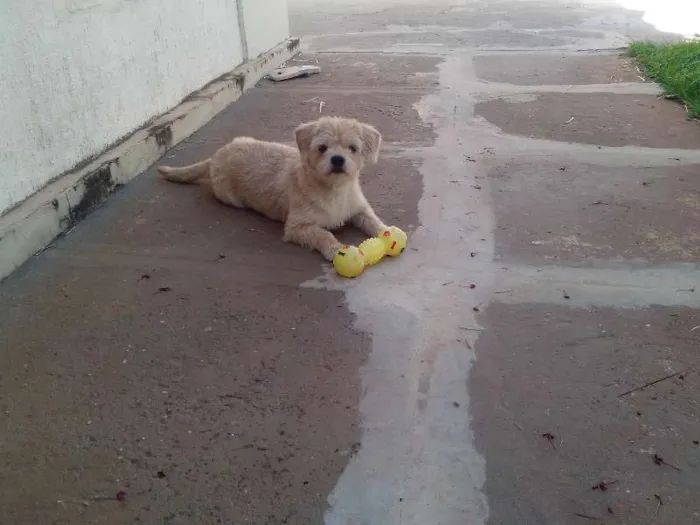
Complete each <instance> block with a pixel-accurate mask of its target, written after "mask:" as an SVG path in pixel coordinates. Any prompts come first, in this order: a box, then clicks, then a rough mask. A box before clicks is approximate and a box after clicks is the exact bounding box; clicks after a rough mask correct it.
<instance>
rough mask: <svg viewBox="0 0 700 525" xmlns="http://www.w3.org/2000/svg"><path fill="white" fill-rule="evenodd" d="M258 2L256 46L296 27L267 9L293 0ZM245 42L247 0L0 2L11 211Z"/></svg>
mask: <svg viewBox="0 0 700 525" xmlns="http://www.w3.org/2000/svg"><path fill="white" fill-rule="evenodd" d="M254 2H257V3H258V4H259V7H257V8H251V11H250V12H251V18H250V21H251V23H253V24H255V25H252V26H249V27H248V28H247V30H246V34H247V35H248V37H249V38H250V39H251V45H250V48H251V49H253V50H254V51H253V53H254V54H253V53H250V54H251V56H255V55H257V54H259V53H261V52H263V51H266V50H267V49H270V48H271V47H273V46H274V44H276V43H278V42H281V41H282V40H284V39H285V38H286V37H287V36H288V29H287V28H286V25H284V24H282V23H277V22H275V23H272V24H269V23H267V20H266V23H264V24H263V23H261V21H258V20H257V19H258V18H259V17H258V15H256V13H258V11H257V9H260V6H262V5H265V4H268V9H269V8H270V6H272V7H271V8H272V9H283V8H284V10H285V12H284V20H285V21H286V16H287V15H286V0H254ZM273 18H274V17H273ZM269 42H274V43H272V44H270V45H268V46H267V48H264V46H265V45H267V43H269ZM242 48H243V46H242V42H241V37H240V32H239V20H238V5H237V3H236V0H32V1H21V0H0V213H2V212H4V211H6V210H7V209H9V208H10V207H12V206H14V205H15V204H17V203H19V202H21V201H22V200H23V199H25V198H26V197H28V196H29V195H31V194H32V193H34V192H36V191H37V190H39V189H40V188H41V187H43V186H44V185H46V183H47V182H49V181H50V180H52V179H54V178H56V177H58V176H59V175H61V174H62V173H64V172H66V171H68V170H70V169H72V168H73V167H75V166H76V165H77V164H79V163H80V162H82V161H84V160H86V159H88V158H89V157H91V156H94V155H96V154H98V153H100V152H101V151H103V150H104V149H106V148H107V147H108V146H109V145H111V144H112V143H114V142H116V141H118V140H119V139H121V138H122V137H124V136H125V135H128V134H129V133H131V132H132V131H134V130H135V129H137V128H138V127H140V126H141V125H143V124H144V123H145V122H147V121H148V120H149V119H151V118H153V117H155V116H156V115H159V114H161V113H164V112H165V111H167V110H169V109H171V108H173V107H174V106H175V105H177V104H178V103H179V102H180V101H181V100H182V99H183V98H184V97H185V96H187V95H188V94H189V93H191V92H192V91H194V90H196V89H198V88H200V87H201V86H203V85H204V84H206V83H207V82H209V81H211V80H213V79H214V78H216V77H218V76H220V75H222V74H224V73H225V72H227V71H230V70H231V69H233V68H234V67H236V66H237V65H239V64H240V63H241V62H242V61H243V50H242Z"/></svg>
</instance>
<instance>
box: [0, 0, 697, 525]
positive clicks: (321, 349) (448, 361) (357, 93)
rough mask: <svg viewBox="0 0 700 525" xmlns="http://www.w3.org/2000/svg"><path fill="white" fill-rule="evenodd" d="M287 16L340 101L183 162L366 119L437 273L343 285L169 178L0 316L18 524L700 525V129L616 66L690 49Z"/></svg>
mask: <svg viewBox="0 0 700 525" xmlns="http://www.w3.org/2000/svg"><path fill="white" fill-rule="evenodd" d="M291 9H292V21H293V29H294V32H295V33H297V34H304V35H308V36H307V38H305V41H304V45H305V52H304V54H303V56H301V57H299V58H298V59H297V61H296V63H300V64H301V63H316V62H318V63H319V64H320V65H321V66H322V68H323V74H322V75H320V76H317V77H311V78H308V79H300V80H294V81H290V82H287V83H280V84H272V83H267V82H263V83H262V84H261V85H260V86H259V87H258V88H257V89H255V90H253V91H251V92H250V93H248V94H247V95H246V96H245V97H243V99H241V101H239V102H238V103H236V104H234V105H232V106H231V107H229V108H228V109H227V110H225V111H224V112H223V113H222V114H220V115H219V116H218V117H217V118H216V119H214V121H212V122H211V123H210V124H208V125H207V126H205V127H204V128H203V129H202V130H200V131H199V132H198V133H196V134H195V135H194V136H192V137H191V138H190V139H188V140H187V141H186V142H184V143H182V144H181V145H179V146H178V147H176V148H175V149H174V150H172V151H171V152H170V153H169V155H168V162H169V163H171V164H184V163H187V162H191V161H194V160H198V159H202V158H204V157H206V156H208V155H209V154H211V153H212V152H213V151H214V150H215V149H217V148H218V147H220V146H221V145H222V144H223V143H225V142H226V141H228V140H229V139H230V138H231V137H233V136H236V135H241V134H246V135H253V136H257V137H259V138H263V139H271V140H280V141H289V140H291V136H292V131H293V129H294V128H295V127H296V125H297V124H298V123H300V122H302V121H305V120H308V119H313V118H315V117H316V116H318V114H319V109H320V108H321V107H322V112H323V114H342V115H349V116H353V117H356V118H360V119H363V120H366V121H368V122H370V123H372V124H373V125H375V126H377V127H378V128H379V129H380V130H381V131H382V132H383V133H384V138H385V144H386V147H385V151H384V154H383V156H382V160H381V162H380V163H379V164H378V165H377V166H374V167H372V168H370V169H369V170H368V172H367V174H366V179H365V180H366V192H367V195H368V197H369V199H370V201H371V202H373V203H374V204H375V206H376V208H377V210H378V212H379V213H380V214H381V215H382V216H383V217H384V218H385V220H386V221H387V222H389V223H394V224H397V225H400V226H402V227H404V228H405V229H407V230H409V231H410V244H409V248H410V249H409V250H407V251H406V252H405V254H404V255H403V256H402V257H401V258H400V259H397V260H392V261H386V262H385V263H383V264H382V265H380V266H379V267H376V268H372V270H371V271H368V272H367V273H366V274H364V275H363V276H362V277H361V278H360V279H357V280H354V281H351V282H347V281H339V280H338V279H337V278H336V277H335V276H334V275H333V272H332V270H331V269H330V268H328V267H327V265H325V264H324V263H323V261H322V260H321V259H320V258H319V257H318V256H315V255H313V254H310V253H307V252H305V251H303V250H301V249H299V248H297V247H294V246H290V245H285V244H283V243H282V242H281V240H280V237H281V225H278V224H274V223H270V222H268V221H266V220H264V219H262V218H260V217H257V216H256V215H254V214H250V213H244V212H240V211H237V210H232V209H227V208H224V207H222V206H220V205H218V204H217V203H216V202H215V201H214V200H213V199H212V198H211V197H210V196H209V195H207V194H206V193H205V192H204V191H201V190H198V189H197V188H193V187H181V186H175V185H170V184H166V183H163V182H162V181H160V180H158V179H157V177H156V176H155V174H154V170H149V171H148V172H146V173H144V174H143V175H142V176H141V177H139V178H138V179H137V180H135V181H134V182H133V183H131V184H129V185H128V186H127V187H125V188H124V189H123V190H122V191H120V192H119V193H118V194H117V195H116V196H115V197H114V198H113V199H112V200H111V201H110V202H108V204H107V205H106V206H105V207H103V208H102V209H100V210H98V211H97V212H95V213H94V214H93V215H92V216H90V217H89V218H88V219H87V220H86V221H85V222H83V223H82V224H80V225H78V226H77V227H76V228H75V230H73V231H72V232H71V233H70V234H69V235H68V236H66V237H65V238H63V239H61V240H59V241H58V242H57V243H56V245H55V246H54V247H52V248H51V249H49V250H47V251H45V252H43V253H42V254H41V255H39V256H38V257H36V258H34V259H33V260H32V261H30V262H29V263H28V264H27V265H25V266H24V267H23V268H22V269H21V270H20V271H18V272H17V273H16V274H15V275H13V276H12V277H11V278H10V279H8V280H7V281H5V282H4V283H3V284H2V286H0V311H2V312H3V315H2V316H0V337H1V339H0V340H1V341H2V343H3V352H2V353H0V411H1V412H2V414H3V425H2V427H0V480H2V486H3V496H2V505H0V523H8V524H14V523H18V524H19V523H55V524H71V525H72V524H78V523H86V524H87V523H90V524H93V523H94V524H109V525H112V524H137V523H138V524H172V525H175V524H177V525H179V524H192V523H197V524H210V523H211V524H215V523H225V524H233V523H253V524H258V523H269V524H278V523H279V524H281V523H288V524H309V523H324V522H325V523H327V524H334V525H335V524H339V525H340V524H342V525H345V524H348V525H349V524H363V525H364V524H371V525H375V524H377V525H379V524H381V525H384V524H393V523H396V524H403V525H409V524H421V525H425V524H435V525H452V524H460V525H461V524H469V525H472V524H480V523H488V524H490V525H496V524H498V525H500V524H503V525H510V524H518V525H520V524H545V523H546V524H553V525H554V524H578V523H590V522H591V521H598V522H600V523H609V524H635V525H636V524H641V523H658V524H662V523H669V524H670V523H673V524H681V525H684V524H688V525H690V524H692V523H696V522H698V520H700V509H699V508H698V506H697V505H696V496H695V494H696V493H697V491H698V488H699V487H700V474H699V473H698V472H699V471H698V469H699V468H700V445H699V444H698V442H699V440H700V410H699V408H700V407H699V406H698V403H699V402H698V396H697V392H698V391H699V390H698V388H699V387H700V379H699V378H698V374H697V371H696V370H697V366H698V364H699V362H698V358H697V355H696V354H697V349H698V347H699V346H700V328H697V327H698V326H699V325H700V295H698V294H699V293H700V288H698V291H696V288H697V286H698V285H700V282H699V281H700V273H699V272H698V256H699V255H700V254H699V252H698V245H699V243H698V234H697V224H698V221H699V220H700V187H699V186H698V178H697V177H698V173H699V172H700V171H699V170H700V127H698V125H697V123H693V122H688V121H686V120H685V118H684V110H683V108H682V107H681V106H679V105H677V104H675V103H673V102H671V101H667V100H663V99H660V98H658V96H657V95H658V90H657V88H656V87H655V86H653V85H652V84H649V83H643V82H641V79H640V78H639V76H638V72H637V71H636V69H635V68H634V65H633V64H631V63H630V62H629V60H627V59H626V58H625V57H624V56H621V52H620V50H619V49H617V48H619V47H620V46H622V45H624V44H625V43H626V41H627V40H628V39H629V38H642V37H653V38H667V37H668V36H667V35H661V34H658V33H657V32H656V31H655V30H654V29H653V28H652V27H650V26H648V25H647V24H645V23H644V22H642V20H641V13H636V12H631V11H627V10H625V9H622V8H619V7H614V6H609V5H608V6H605V5H588V6H584V5H581V4H579V3H574V2H551V1H550V2H547V1H543V2H532V1H525V0H520V1H517V2H514V1H508V2H506V1H489V2H476V1H462V2H458V1H456V0H455V1H452V2H450V1H448V0H439V1H433V2H425V1H409V0H403V1H398V0H397V1H388V0H381V1H375V2H371V3H370V2H367V3H363V2H360V3H358V2H346V1H343V2H333V3H332V5H328V3H322V2H319V1H307V0H294V1H292V3H291ZM321 103H323V104H321ZM341 237H342V238H344V239H347V240H348V241H349V242H354V241H356V240H357V239H358V237H357V235H356V233H355V232H351V231H345V232H341ZM663 378H667V379H664V380H662V381H660V382H658V383H656V384H654V385H651V386H648V387H647V388H643V389H641V390H637V391H634V392H630V391H631V390H633V389H635V388H638V387H641V386H643V385H645V384H647V383H650V382H653V381H655V380H658V379H663ZM662 459H663V460H662ZM601 482H605V483H604V484H603V485H602V488H601V485H600V483H601ZM593 487H597V488H596V489H594V488H593ZM117 494H120V495H119V498H117ZM119 500H123V501H119Z"/></svg>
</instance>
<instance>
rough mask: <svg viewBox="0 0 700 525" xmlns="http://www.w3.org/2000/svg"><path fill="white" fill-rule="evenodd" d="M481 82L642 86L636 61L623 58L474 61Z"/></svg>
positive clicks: (536, 57) (491, 57)
mask: <svg viewBox="0 0 700 525" xmlns="http://www.w3.org/2000/svg"><path fill="white" fill-rule="evenodd" d="M474 67H475V68H476V73H477V75H478V77H479V78H481V79H483V80H486V81H488V82H502V83H506V84H516V85H521V86H535V85H582V84H612V83H616V82H640V81H641V80H640V79H639V77H638V76H637V75H638V73H637V70H636V69H635V65H634V64H633V62H632V59H630V58H628V57H625V56H622V55H607V54H598V55H573V54H561V55H554V56H543V55H520V54H519V55H512V54H509V55H489V56H477V57H475V58H474Z"/></svg>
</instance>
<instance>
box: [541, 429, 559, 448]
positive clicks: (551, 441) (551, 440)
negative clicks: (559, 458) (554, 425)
mask: <svg viewBox="0 0 700 525" xmlns="http://www.w3.org/2000/svg"><path fill="white" fill-rule="evenodd" d="M542 437H543V438H547V440H548V441H549V444H550V445H552V448H553V449H554V450H556V449H557V446H556V445H555V444H554V440H555V439H556V436H555V435H554V434H552V433H551V432H545V433H544V434H542Z"/></svg>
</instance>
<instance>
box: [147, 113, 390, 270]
mask: <svg viewBox="0 0 700 525" xmlns="http://www.w3.org/2000/svg"><path fill="white" fill-rule="evenodd" d="M295 138H296V143H297V146H298V148H299V149H298V150H297V149H295V148H292V147H290V146H285V145H284V144H277V143H272V142H261V141H259V140H255V139H252V138H248V137H239V138H236V139H234V140H233V141H232V142H230V143H229V144H227V145H226V146H224V147H222V148H221V149H219V150H218V151H217V152H216V153H214V155H213V156H212V157H211V158H209V159H207V160H205V161H203V162H200V163H198V164H194V165H192V166H187V167H184V168H170V167H166V166H161V167H159V168H158V171H159V173H160V174H161V175H162V176H163V177H165V178H166V179H167V180H170V181H173V182H182V183H195V182H200V181H201V182H208V183H209V184H211V188H212V191H213V193H214V195H215V196H216V198H217V199H218V200H219V201H221V202H223V203H224V204H228V205H230V206H235V207H237V208H251V209H253V210H255V211H257V212H259V213H262V214H263V215H265V216H266V217H269V218H270V219H273V220H276V221H282V222H284V223H285V224H284V240H285V241H286V242H293V243H296V244H299V245H301V246H304V247H307V248H311V249H314V250H318V251H319V252H320V253H321V254H322V255H323V256H324V257H325V258H326V259H327V260H329V261H332V260H333V257H334V256H335V254H336V252H337V251H338V249H339V248H340V247H341V244H340V242H338V239H336V238H335V236H334V235H333V234H332V233H330V231H328V230H331V229H334V228H338V227H340V226H342V225H343V224H345V223H346V222H352V224H353V225H355V226H356V227H357V228H359V229H360V230H362V231H363V232H364V233H366V234H367V235H369V236H370V237H375V236H376V235H378V234H379V232H380V231H381V230H382V229H383V228H385V227H386V226H385V224H384V223H383V222H382V221H381V220H380V219H379V218H378V217H377V215H376V214H375V213H374V210H372V207H371V206H370V205H369V203H368V202H367V199H365V196H364V194H363V193H362V189H361V188H360V171H361V170H362V167H363V166H364V164H365V162H372V163H376V162H377V160H378V157H379V148H380V146H381V141H382V136H381V134H380V133H379V132H378V131H377V130H376V129H374V128H373V127H372V126H369V125H367V124H362V123H360V122H357V121H356V120H350V119H343V118H330V117H324V118H321V119H320V120H317V121H315V122H309V123H306V124H303V125H301V126H299V128H297V130H296V132H295Z"/></svg>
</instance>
